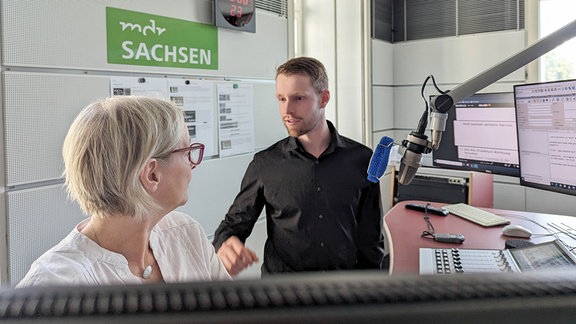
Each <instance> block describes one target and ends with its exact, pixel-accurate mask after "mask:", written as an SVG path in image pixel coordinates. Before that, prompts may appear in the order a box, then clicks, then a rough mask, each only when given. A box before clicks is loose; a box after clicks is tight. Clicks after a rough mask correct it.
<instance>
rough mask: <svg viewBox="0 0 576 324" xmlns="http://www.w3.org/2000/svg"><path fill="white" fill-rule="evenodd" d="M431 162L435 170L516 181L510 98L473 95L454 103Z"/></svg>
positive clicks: (500, 93) (515, 158)
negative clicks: (465, 172) (488, 174)
mask: <svg viewBox="0 0 576 324" xmlns="http://www.w3.org/2000/svg"><path fill="white" fill-rule="evenodd" d="M432 159H433V160H432V161H433V165H434V166H437V167H442V168H449V169H457V170H467V171H478V172H486V173H492V174H500V175H507V176H514V177H517V176H518V175H519V162H518V149H517V138H516V114H515V109H514V94H513V93H512V92H499V93H477V94H474V95H472V96H470V97H469V98H467V99H464V100H462V101H460V102H457V103H456V104H455V105H454V108H453V109H451V110H450V111H449V112H448V119H447V121H446V129H445V131H444V133H443V134H442V140H441V142H440V147H439V148H438V150H436V151H434V152H433V153H432Z"/></svg>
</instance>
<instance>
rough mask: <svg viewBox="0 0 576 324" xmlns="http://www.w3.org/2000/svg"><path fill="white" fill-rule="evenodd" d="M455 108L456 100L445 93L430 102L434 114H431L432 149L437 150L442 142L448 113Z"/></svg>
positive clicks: (434, 97)
mask: <svg viewBox="0 0 576 324" xmlns="http://www.w3.org/2000/svg"><path fill="white" fill-rule="evenodd" d="M453 106H454V99H453V98H452V97H451V96H450V95H448V93H444V94H442V95H440V96H433V97H432V99H431V100H430V107H431V108H432V113H431V114H430V130H431V131H432V148H433V149H434V150H437V149H438V148H439V147H440V141H442V133H443V132H444V130H445V129H446V120H447V119H448V113H447V112H448V111H449V110H450V109H452V107H453Z"/></svg>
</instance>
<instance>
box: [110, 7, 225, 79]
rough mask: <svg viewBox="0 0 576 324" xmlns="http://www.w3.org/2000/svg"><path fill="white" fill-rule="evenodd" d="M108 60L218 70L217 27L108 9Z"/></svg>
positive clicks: (120, 62) (115, 62) (116, 62)
mask: <svg viewBox="0 0 576 324" xmlns="http://www.w3.org/2000/svg"><path fill="white" fill-rule="evenodd" d="M106 35H107V46H108V47H107V53H108V63H113V64H130V65H149V66H168V67H178V68H193V69H209V70H217V69H218V28H216V27H215V26H212V25H206V24H201V23H195V22H190V21H186V20H181V19H175V18H169V17H163V16H156V15H150V14H145V13H141V12H135V11H129V10H123V9H117V8H111V7H107V8H106Z"/></svg>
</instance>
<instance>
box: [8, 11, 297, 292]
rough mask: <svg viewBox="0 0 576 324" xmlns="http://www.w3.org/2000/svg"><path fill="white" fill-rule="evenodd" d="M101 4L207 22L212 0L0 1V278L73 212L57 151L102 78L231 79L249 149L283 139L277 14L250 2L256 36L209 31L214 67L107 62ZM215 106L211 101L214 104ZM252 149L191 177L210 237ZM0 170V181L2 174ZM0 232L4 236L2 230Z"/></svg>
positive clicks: (105, 84)
mask: <svg viewBox="0 0 576 324" xmlns="http://www.w3.org/2000/svg"><path fill="white" fill-rule="evenodd" d="M106 6H110V7H115V8H121V9H127V10H132V11H138V12H143V13H149V14H154V15H161V16H166V17H170V18H177V19H184V20H187V21H193V22H200V23H207V24H212V21H213V12H212V10H213V1H212V0H194V1H187V0H163V1H154V0H138V1H136V0H109V1H76V0H60V1H31V0H5V1H2V2H0V10H1V17H2V18H3V19H2V21H1V25H0V33H1V37H0V39H1V41H2V43H1V45H0V50H2V61H1V65H2V66H1V67H2V75H1V78H0V82H1V83H2V88H1V89H2V91H1V92H0V96H1V97H2V98H3V100H2V101H1V102H2V114H1V116H3V117H5V119H4V120H3V121H2V123H1V125H2V134H6V136H5V138H4V139H3V140H2V152H3V154H2V155H3V156H4V159H2V164H1V167H2V168H1V170H0V171H1V172H0V174H1V176H0V177H1V179H2V182H1V183H2V186H1V188H0V195H1V196H2V201H1V202H0V206H1V207H4V205H5V206H6V208H0V213H1V215H0V216H1V217H0V226H1V234H3V235H2V237H6V241H4V240H2V241H1V243H0V265H1V267H0V282H1V283H4V284H6V283H11V284H15V283H16V282H17V281H18V280H19V279H20V278H21V277H22V276H23V275H24V274H25V271H26V270H27V268H28V267H29V265H30V263H31V262H32V261H33V260H34V259H35V258H36V257H38V256H39V255H40V254H41V253H42V252H44V251H45V250H47V249H48V248H49V247H51V246H52V245H54V244H55V243H57V242H58V241H59V240H61V239H62V238H63V236H64V235H66V234H67V233H68V232H69V231H70V230H71V229H72V227H73V226H74V225H75V224H76V223H77V222H78V221H79V220H80V219H82V218H83V217H85V216H84V215H82V213H81V212H80V210H79V208H78V207H77V206H76V205H75V204H70V203H69V202H67V200H66V196H65V194H64V192H63V190H62V180H61V179H60V175H61V173H62V162H61V157H60V150H61V144H62V140H63V138H64V136H65V134H66V132H67V129H68V126H69V124H70V123H71V121H72V120H73V119H74V118H75V116H76V114H77V113H78V112H79V111H80V109H82V108H83V107H84V106H85V105H87V104H88V103H90V102H91V101H93V100H95V99H98V98H102V97H106V96H109V95H110V85H109V82H110V78H111V77H115V76H145V77H151V78H167V77H168V78H192V79H194V78H207V79H211V80H215V81H224V80H236V82H242V83H246V84H250V85H252V86H253V89H254V92H253V93H254V132H255V133H254V134H255V146H256V149H255V150H259V149H261V148H264V147H267V146H268V145H270V144H272V143H274V142H275V141H277V140H278V139H280V138H283V137H285V136H286V133H285V130H284V127H283V126H282V123H281V120H280V117H279V116H278V110H277V103H276V100H275V95H274V94H275V86H274V72H275V68H276V67H277V66H278V65H279V64H281V63H283V62H284V61H286V59H287V56H288V43H289V41H288V39H287V37H288V36H287V35H288V31H287V28H288V27H287V26H288V24H287V19H286V18H285V17H282V16H279V15H277V14H275V13H271V12H268V11H264V10H260V9H257V11H256V33H243V32H238V31H234V30H228V29H221V28H220V29H219V30H218V46H219V68H218V70H200V69H183V68H165V67H153V66H131V65H118V64H109V63H107V57H106V19H105V8H106ZM215 108H216V107H215ZM252 154H253V152H249V153H247V154H241V155H236V156H231V157H226V158H219V157H218V156H214V157H209V158H207V159H206V160H205V161H204V162H203V163H202V165H201V166H199V167H198V168H196V169H195V170H194V171H193V174H192V182H191V184H190V188H189V195H190V199H189V203H188V204H186V205H185V206H182V207H181V208H180V210H182V211H184V212H186V213H188V214H190V215H192V216H193V217H194V218H196V219H197V220H199V221H200V223H201V224H202V225H203V227H204V229H205V231H206V234H207V235H209V236H211V235H212V234H213V232H214V230H215V228H216V227H217V226H218V224H219V222H220V221H221V220H222V219H223V217H224V214H225V213H226V211H227V210H228V207H229V205H230V204H231V202H232V200H233V199H234V197H235V195H236V194H237V192H238V189H239V186H240V179H241V177H242V175H243V173H244V171H245V169H246V166H247V164H248V163H249V161H250V160H251V158H252ZM5 174H6V178H4V175H5ZM2 225H3V226H2ZM4 234H6V235H4Z"/></svg>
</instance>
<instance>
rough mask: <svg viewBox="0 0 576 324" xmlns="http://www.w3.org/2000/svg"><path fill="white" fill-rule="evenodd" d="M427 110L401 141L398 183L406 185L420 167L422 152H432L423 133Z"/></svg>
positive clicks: (426, 122)
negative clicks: (414, 127) (415, 127)
mask: <svg viewBox="0 0 576 324" xmlns="http://www.w3.org/2000/svg"><path fill="white" fill-rule="evenodd" d="M427 119H428V112H427V111H425V112H424V113H423V114H422V117H420V121H419V123H418V128H417V130H415V131H413V132H411V133H410V134H409V135H408V137H406V139H405V140H403V141H402V146H401V147H400V150H398V152H399V153H401V154H402V159H400V169H399V170H398V183H400V184H403V185H407V184H409V183H410V182H412V179H414V176H415V175H416V171H418V168H419V167H420V160H421V159H422V153H424V154H427V153H430V152H432V148H431V147H429V144H430V142H429V141H428V136H426V135H424V132H425V131H426V126H427V124H428V121H427Z"/></svg>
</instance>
